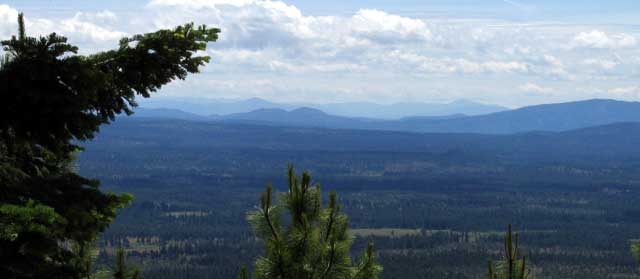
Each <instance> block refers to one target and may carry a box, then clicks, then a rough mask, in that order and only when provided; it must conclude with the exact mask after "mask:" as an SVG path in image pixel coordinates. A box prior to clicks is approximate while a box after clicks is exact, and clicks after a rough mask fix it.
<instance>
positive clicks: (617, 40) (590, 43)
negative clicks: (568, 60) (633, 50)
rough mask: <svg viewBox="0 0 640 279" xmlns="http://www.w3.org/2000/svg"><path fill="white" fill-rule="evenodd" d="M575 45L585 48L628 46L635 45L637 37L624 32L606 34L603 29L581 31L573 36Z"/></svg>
mask: <svg viewBox="0 0 640 279" xmlns="http://www.w3.org/2000/svg"><path fill="white" fill-rule="evenodd" d="M573 41H574V43H575V45H576V46H577V47H587V48H628V47H634V46H636V43H637V39H636V37H634V36H633V35H630V34H626V33H619V34H607V33H605V32H603V31H599V30H592V31H591V32H581V33H580V34H578V35H576V36H575V37H574V38H573Z"/></svg>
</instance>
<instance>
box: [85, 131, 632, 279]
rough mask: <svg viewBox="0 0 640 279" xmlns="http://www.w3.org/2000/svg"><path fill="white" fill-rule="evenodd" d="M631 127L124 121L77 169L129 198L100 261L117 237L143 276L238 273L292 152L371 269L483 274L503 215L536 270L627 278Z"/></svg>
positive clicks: (496, 248) (253, 248)
mask: <svg viewBox="0 0 640 279" xmlns="http://www.w3.org/2000/svg"><path fill="white" fill-rule="evenodd" d="M600 135H606V136H600ZM637 135H640V126H638V125H636V124H616V125H610V126H602V127H594V128H589V129H585V130H577V131H570V132H564V133H528V134H517V135H513V136H484V135H456V134H450V135H447V134H411V133H394V132H380V131H378V132H371V131H357V130H324V129H304V128H278V127H266V126H252V125H236V124H215V123H202V122H188V121H172V120H150V119H131V120H118V121H117V122H116V123H114V125H111V126H109V127H105V128H104V129H103V131H102V132H101V134H100V135H99V136H98V137H97V138H96V139H95V141H92V142H90V143H87V144H86V145H85V147H86V150H85V152H83V153H82V154H81V155H80V157H79V161H78V167H79V169H80V172H81V173H82V174H84V175H86V176H89V177H96V178H99V179H100V180H101V181H103V183H104V185H105V187H108V188H109V189H111V190H114V191H116V192H119V191H127V192H131V193H134V194H135V195H136V200H135V201H134V202H133V204H132V206H131V207H129V208H127V209H125V210H123V211H122V212H121V214H120V215H119V216H118V218H117V220H116V221H115V223H114V224H113V225H112V226H111V227H110V229H109V230H107V231H106V232H105V233H104V234H103V235H102V237H101V247H102V248H101V249H102V250H101V251H102V252H103V253H102V254H101V255H102V256H101V258H100V259H101V261H103V262H105V263H106V262H108V261H109V260H110V258H111V257H109V255H111V254H112V253H113V249H114V248H115V247H118V246H120V245H124V246H125V247H126V249H127V253H128V255H129V256H130V259H132V260H134V261H135V262H138V263H139V264H140V265H141V266H143V267H144V268H143V274H144V275H145V276H149V278H233V277H234V276H236V274H237V272H238V265H239V264H240V263H244V264H251V263H252V262H253V259H254V258H255V257H256V256H257V255H260V254H261V253H262V251H263V250H262V249H263V248H262V245H261V244H260V241H257V240H256V238H255V235H254V234H253V233H252V232H251V228H250V226H249V224H248V222H247V220H246V213H247V212H248V211H251V210H254V209H255V208H256V207H257V206H259V201H258V196H259V193H260V192H261V191H262V190H263V189H264V186H265V185H266V183H268V182H272V183H273V185H274V191H276V192H286V189H287V188H286V185H287V181H286V172H285V167H286V165H287V164H288V163H290V162H296V166H297V168H298V169H304V170H308V171H310V173H312V174H313V177H314V181H317V182H318V183H320V185H322V187H323V189H325V190H326V191H329V190H335V191H337V192H338V193H339V195H338V201H339V203H340V204H342V205H343V210H344V212H345V214H346V215H347V216H348V218H349V224H350V226H351V228H352V230H351V233H352V235H353V236H354V237H356V239H355V242H354V245H353V247H352V248H353V250H352V252H353V253H354V255H357V254H358V253H359V251H362V249H364V248H365V247H366V244H367V242H368V241H369V240H373V241H374V243H375V248H376V254H377V255H378V260H379V261H380V263H381V264H382V266H383V267H384V269H383V271H382V274H381V278H486V273H487V261H488V260H491V259H498V258H500V255H501V251H502V246H503V242H502V241H503V237H504V230H505V227H506V224H510V223H512V224H513V227H514V230H516V231H518V232H519V234H520V246H521V248H520V250H521V251H522V253H523V254H526V255H528V257H529V261H530V262H531V264H532V266H533V271H534V273H535V274H536V275H537V278H614V277H615V278H635V276H637V275H636V274H637V272H636V271H637V264H636V262H635V260H634V258H633V257H632V255H631V251H630V249H629V244H630V241H631V240H632V239H634V238H637V237H638V232H639V231H640V219H638V218H637V216H639V213H640V212H639V211H638V207H637V205H638V204H639V202H640V200H639V199H640V195H638V191H639V190H638V182H639V181H640V180H639V178H640V176H639V174H640V170H639V169H638V167H639V166H638V165H637V163H636V162H638V159H640V153H639V152H636V151H635V150H636V149H634V148H633V147H632V146H634V145H635V143H636V142H638V141H636V140H635V138H637ZM337 143H341V144H337Z"/></svg>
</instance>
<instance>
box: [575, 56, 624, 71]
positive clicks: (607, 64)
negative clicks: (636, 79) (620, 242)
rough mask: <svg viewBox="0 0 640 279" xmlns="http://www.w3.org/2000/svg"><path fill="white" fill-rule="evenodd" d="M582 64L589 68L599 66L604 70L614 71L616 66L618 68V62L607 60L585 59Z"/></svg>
mask: <svg viewBox="0 0 640 279" xmlns="http://www.w3.org/2000/svg"><path fill="white" fill-rule="evenodd" d="M582 64H584V65H587V66H597V67H599V68H601V69H603V70H612V69H614V68H615V67H616V66H618V62H617V61H613V60H607V59H591V58H590V59H585V60H583V61H582Z"/></svg>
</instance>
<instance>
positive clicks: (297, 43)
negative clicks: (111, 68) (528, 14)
mask: <svg viewBox="0 0 640 279" xmlns="http://www.w3.org/2000/svg"><path fill="white" fill-rule="evenodd" d="M16 16H17V11H16V10H15V9H14V8H12V7H9V6H7V5H0V37H2V38H7V37H8V36H9V35H10V34H12V33H13V31H14V30H15V28H16V25H15V17H16ZM190 21H194V22H196V23H198V24H207V25H212V26H218V27H220V28H221V29H222V30H223V33H222V34H221V38H220V40H219V42H216V43H214V44H211V46H210V48H209V50H208V52H209V53H208V54H209V55H211V56H212V58H213V62H212V64H211V65H209V66H207V67H206V69H205V71H204V73H203V74H202V75H199V76H197V77H194V78H190V79H189V80H188V81H187V82H181V83H176V84H173V85H171V86H169V87H168V90H165V91H166V94H187V95H194V96H206V97H213V98H233V97H239V98H243V97H254V96H259V97H267V98H271V99H276V100H291V101H315V102H331V101H378V102H401V101H448V100H453V99H459V98H466V99H473V100H479V101H486V102H494V103H500V104H503V105H524V104H532V103H541V102H552V101H565V100H573V99H586V98H592V97H612V98H623V99H635V98H637V97H638V96H637V95H638V94H637V91H638V90H637V88H638V80H639V79H638V76H639V75H640V67H639V66H640V36H639V34H637V33H634V29H633V28H631V27H626V26H624V25H612V26H607V25H599V26H597V25H576V24H560V23H548V22H512V21H506V20H500V19H468V18H467V19H465V18H444V19H443V18H433V19H430V18H414V17H408V16H403V15H399V14H394V13H390V12H385V11H382V10H373V9H362V10H359V11H357V12H355V13H353V14H350V15H326V16H316V15H306V14H304V13H303V12H302V11H301V10H299V9H298V8H297V7H295V6H293V5H289V4H286V3H284V2H280V1H254V0H233V1H231V0H213V1H211V0H206V1H205V0H180V1H178V0H152V1H150V2H149V3H147V4H146V5H145V6H144V7H143V8H141V9H140V10H139V11H136V12H135V14H132V13H127V14H125V15H121V14H118V13H116V12H111V11H102V12H86V11H77V12H75V13H73V14H69V15H67V16H65V17H56V18H53V17H48V16H46V15H42V16H38V15H34V16H31V15H28V17H27V28H28V31H29V32H30V33H32V34H33V33H35V34H45V33H48V32H53V31H56V32H58V33H62V34H63V35H66V36H68V37H69V38H70V40H71V41H72V42H73V43H74V44H77V45H79V46H80V47H81V49H84V51H85V53H90V52H94V51H99V50H104V49H109V48H113V47H115V46H116V45H117V41H118V39H119V38H121V37H123V36H126V35H129V34H135V33H140V32H149V31H153V30H155V29H158V28H170V27H173V26H176V25H179V24H183V23H185V22H190Z"/></svg>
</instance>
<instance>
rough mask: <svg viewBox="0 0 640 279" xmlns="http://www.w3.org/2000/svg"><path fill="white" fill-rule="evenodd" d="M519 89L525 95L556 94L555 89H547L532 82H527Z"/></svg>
mask: <svg viewBox="0 0 640 279" xmlns="http://www.w3.org/2000/svg"><path fill="white" fill-rule="evenodd" d="M518 88H519V89H520V91H523V92H525V93H536V94H542V95H549V94H551V93H553V92H554V89H553V88H551V87H545V86H542V85H539V84H535V83H532V82H527V83H525V84H523V85H520V87H518Z"/></svg>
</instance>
